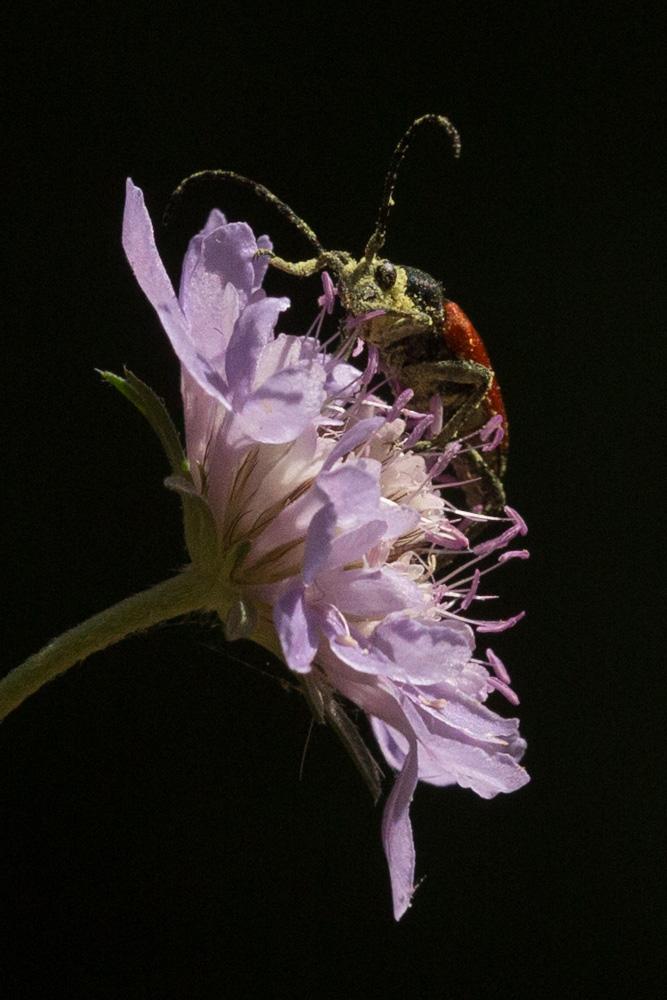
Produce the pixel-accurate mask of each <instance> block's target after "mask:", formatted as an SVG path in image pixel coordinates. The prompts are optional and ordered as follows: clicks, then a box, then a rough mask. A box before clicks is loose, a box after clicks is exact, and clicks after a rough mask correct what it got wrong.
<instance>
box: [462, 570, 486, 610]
mask: <svg viewBox="0 0 667 1000" xmlns="http://www.w3.org/2000/svg"><path fill="white" fill-rule="evenodd" d="M481 579H482V574H481V573H480V571H479V570H478V569H476V570H475V571H474V573H473V575H472V581H471V583H470V588H469V590H468V593H467V595H466V596H465V597H464V599H463V600H462V601H461V609H462V610H463V611H467V610H468V608H469V607H470V605H471V604H472V602H473V601H474V600H475V597H476V596H477V589H478V587H479V581H480V580H481Z"/></svg>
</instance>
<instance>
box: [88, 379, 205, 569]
mask: <svg viewBox="0 0 667 1000" xmlns="http://www.w3.org/2000/svg"><path fill="white" fill-rule="evenodd" d="M97 370H98V371H99V374H100V375H101V376H102V378H103V379H104V381H105V382H108V383H109V385H111V386H113V387H114V389H117V390H118V392H120V393H121V395H123V396H125V398H126V399H129V401H130V402H131V403H132V405H133V406H135V407H136V408H137V410H139V413H141V414H142V415H143V416H144V417H145V418H146V420H147V421H148V423H149V424H150V425H151V427H152V428H153V430H154V431H155V433H156V434H157V436H158V439H159V441H160V444H161V445H162V448H163V450H164V453H165V455H166V456H167V460H168V462H169V465H170V466H171V472H172V475H171V476H168V477H167V479H166V480H165V486H167V487H168V488H169V489H172V490H174V491H175V492H176V493H178V494H179V496H180V498H181V503H182V505H183V528H184V532H185V544H186V546H187V549H188V552H189V554H190V558H191V559H192V563H193V565H194V566H196V567H198V568H200V569H211V568H213V566H214V565H215V563H216V562H217V557H218V540H217V532H216V528H215V522H214V520H213V515H212V514H211V510H210V508H209V506H208V504H207V502H206V499H205V498H204V497H203V496H202V495H201V494H200V493H199V492H198V491H197V489H196V487H195V485H194V483H193V481H192V476H191V474H190V469H189V466H188V460H187V458H186V455H185V452H184V450H183V445H182V444H181V439H180V436H179V433H178V431H177V430H176V427H175V426H174V422H173V420H172V419H171V417H170V416H169V413H168V411H167V408H166V406H165V405H164V402H163V400H161V399H160V397H159V396H158V395H157V393H155V392H154V391H153V389H151V387H150V386H148V385H146V383H145V382H142V381H141V379H140V378H137V376H136V375H134V374H133V372H131V371H130V370H129V369H128V368H123V372H124V374H125V378H123V377H122V376H120V375H116V374H115V373H114V372H109V371H100V370H99V369H97Z"/></svg>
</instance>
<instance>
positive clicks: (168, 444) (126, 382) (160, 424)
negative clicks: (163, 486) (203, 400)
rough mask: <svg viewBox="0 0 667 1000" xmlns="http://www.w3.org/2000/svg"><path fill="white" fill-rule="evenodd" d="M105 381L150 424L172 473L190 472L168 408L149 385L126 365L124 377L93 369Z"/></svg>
mask: <svg viewBox="0 0 667 1000" xmlns="http://www.w3.org/2000/svg"><path fill="white" fill-rule="evenodd" d="M96 370H97V371H98V372H99V374H100V375H101V376H102V378H103V379H104V381H105V382H108V383H109V385H112V386H113V387H114V389H117V390H118V392H120V393H121V394H122V395H123V396H125V398H126V399H129V401H130V402H131V403H132V405H133V406H136V408H137V409H138V410H139V413H141V414H143V416H144V417H145V418H146V420H147V421H148V423H149V424H150V425H151V427H152V428H153V430H154V431H155V433H156V434H157V436H158V438H159V439H160V444H161V445H162V447H163V449H164V452H165V454H166V456H167V459H168V461H169V465H170V466H171V471H172V472H173V473H174V475H177V476H178V475H181V476H182V475H183V474H184V473H185V474H188V473H189V469H188V461H187V458H186V457H185V452H184V451H183V445H182V444H181V439H180V437H179V434H178V431H177V430H176V428H175V426H174V422H173V420H172V419H171V417H170V416H169V413H168V411H167V407H166V406H165V405H164V402H163V400H161V399H160V397H159V396H158V395H157V393H155V392H154V391H153V390H152V389H151V387H150V386H148V385H146V383H145V382H142V381H141V379H140V378H137V376H136V375H134V374H133V373H132V372H131V371H130V370H129V368H123V371H124V373H125V378H122V377H121V376H120V375H116V374H115V373H114V372H107V371H104V372H103V371H100V369H99V368H98V369H96Z"/></svg>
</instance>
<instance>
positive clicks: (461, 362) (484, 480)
mask: <svg viewBox="0 0 667 1000" xmlns="http://www.w3.org/2000/svg"><path fill="white" fill-rule="evenodd" d="M400 380H401V382H402V383H403V384H404V385H407V386H410V388H411V389H414V391H415V396H416V400H417V405H418V406H419V405H420V404H421V405H423V401H424V400H425V399H430V398H431V397H432V396H434V395H438V396H440V397H441V398H442V399H443V403H444V406H445V413H446V419H445V424H444V426H443V428H442V430H441V431H440V432H439V433H438V434H437V435H436V436H435V437H434V438H433V439H432V440H430V441H423V442H420V444H421V448H420V449H418V450H426V449H428V450H432V451H436V450H439V449H442V448H444V447H445V445H447V444H448V443H449V442H450V441H452V440H455V439H456V438H458V437H460V436H461V434H462V433H464V432H465V431H466V430H468V429H469V425H470V421H471V419H472V418H473V417H474V414H475V411H476V410H477V409H478V407H479V406H480V404H481V403H482V402H483V400H484V398H485V397H486V395H487V393H488V391H489V389H490V388H491V383H492V382H493V372H492V371H491V369H490V368H487V367H486V366H485V365H482V364H479V363H478V362H477V361H470V360H468V359H464V358H449V359H443V360H441V361H431V362H423V363H422V364H415V365H407V366H406V367H405V368H403V369H402V371H401V374H400ZM455 394H457V395H459V396H461V395H462V396H463V398H462V399H459V400H457V401H456V402H455V403H454V404H453V410H450V411H449V413H448V415H447V412H448V397H450V396H452V395H455ZM473 426H474V425H473ZM453 464H454V467H455V468H457V469H458V470H460V473H461V474H462V477H463V478H466V479H471V480H473V481H472V482H471V483H470V484H469V485H468V486H464V487H462V488H463V490H464V493H465V495H466V500H467V502H468V503H469V504H470V506H472V507H476V506H478V505H481V506H482V508H483V510H484V512H485V513H487V514H499V513H502V510H503V507H504V506H505V491H504V490H503V486H502V482H501V480H500V477H499V476H498V474H497V472H496V471H495V470H494V467H493V465H494V464H495V463H494V462H490V461H488V460H487V457H486V456H485V455H484V454H482V453H481V452H479V451H476V450H475V449H469V450H468V451H466V452H465V453H464V454H463V455H461V456H460V457H459V458H457V459H455V460H454V463H453Z"/></svg>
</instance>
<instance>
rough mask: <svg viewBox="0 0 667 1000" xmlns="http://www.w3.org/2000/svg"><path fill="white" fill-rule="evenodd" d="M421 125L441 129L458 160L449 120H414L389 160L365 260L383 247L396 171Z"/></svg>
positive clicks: (456, 136) (458, 140) (456, 137)
mask: <svg viewBox="0 0 667 1000" xmlns="http://www.w3.org/2000/svg"><path fill="white" fill-rule="evenodd" d="M422 125H437V126H438V127H439V128H443V129H444V130H445V132H446V133H447V135H448V136H449V138H450V141H451V144H452V151H453V153H454V156H455V157H457V158H458V157H459V156H460V155H461V137H460V135H459V133H458V132H457V130H456V128H455V127H454V126H453V125H452V123H451V122H450V120H449V118H445V117H444V116H443V115H422V116H421V118H415V120H414V121H413V123H412V125H411V126H410V128H409V129H408V130H407V132H406V133H405V134H404V135H403V137H402V138H401V139H400V141H399V143H398V145H397V146H396V149H395V150H394V154H393V156H392V158H391V162H390V164H389V170H388V171H387V174H386V177H385V179H384V191H383V192H382V201H381V203H380V211H379V212H378V218H377V222H376V223H375V229H374V231H373V235H372V236H371V238H370V239H369V241H368V243H367V244H366V250H365V252H364V255H365V257H366V259H367V260H370V259H371V258H372V257H373V255H374V254H376V253H377V252H378V250H381V249H382V247H383V246H384V241H385V238H386V235H387V220H388V219H389V213H390V211H391V208H392V206H393V204H394V197H393V195H394V188H395V187H396V180H397V178H398V171H399V168H400V166H401V163H402V162H403V159H404V157H405V154H406V153H407V151H408V149H409V148H410V144H411V142H412V137H413V135H414V134H415V132H416V131H417V129H418V128H420V127H421V126H422Z"/></svg>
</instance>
